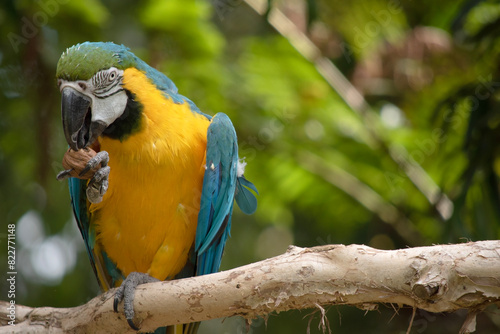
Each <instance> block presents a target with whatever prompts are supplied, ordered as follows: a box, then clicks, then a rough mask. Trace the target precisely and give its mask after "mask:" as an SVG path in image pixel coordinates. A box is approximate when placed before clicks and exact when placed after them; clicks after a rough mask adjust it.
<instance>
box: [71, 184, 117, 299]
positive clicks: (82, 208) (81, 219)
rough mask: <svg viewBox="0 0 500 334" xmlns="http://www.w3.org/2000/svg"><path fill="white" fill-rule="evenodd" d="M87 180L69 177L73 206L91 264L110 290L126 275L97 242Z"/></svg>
mask: <svg viewBox="0 0 500 334" xmlns="http://www.w3.org/2000/svg"><path fill="white" fill-rule="evenodd" d="M87 182H88V181H87V180H80V179H77V178H73V177H70V178H69V179H68V185H69V194H70V197H71V206H72V207H73V213H74V215H75V219H76V222H77V224H78V228H79V229H80V233H81V234H82V238H83V241H84V243H85V248H86V250H87V254H88V256H89V259H90V264H91V265H92V269H93V270H94V274H95V276H96V277H97V280H98V282H99V285H100V286H101V288H102V289H104V290H108V289H109V288H111V287H113V286H114V285H115V283H116V282H118V281H119V280H121V279H123V278H124V276H123V275H122V273H121V272H120V270H118V268H117V267H116V265H115V263H114V262H113V261H111V259H109V258H108V256H107V254H106V252H104V251H100V250H99V248H98V247H97V246H96V244H95V230H94V229H93V228H92V226H91V224H90V214H89V211H88V202H87V195H86V189H87Z"/></svg>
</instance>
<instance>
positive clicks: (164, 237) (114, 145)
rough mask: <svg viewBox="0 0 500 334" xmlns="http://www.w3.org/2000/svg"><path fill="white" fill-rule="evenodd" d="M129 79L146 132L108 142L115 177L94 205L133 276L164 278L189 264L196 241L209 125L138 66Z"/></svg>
mask: <svg viewBox="0 0 500 334" xmlns="http://www.w3.org/2000/svg"><path fill="white" fill-rule="evenodd" d="M127 71H131V73H129V76H128V77H127ZM127 78H128V81H127ZM124 79H125V80H124V86H125V88H127V89H129V90H130V91H133V92H139V93H137V94H136V99H137V100H138V101H139V102H140V103H141V104H142V105H143V112H142V116H141V117H142V119H141V128H140V131H138V132H137V133H135V134H133V135H131V136H130V137H128V138H126V139H125V140H123V141H119V140H116V139H110V138H107V137H102V138H100V140H99V141H100V145H101V150H105V151H107V152H108V153H109V157H110V160H109V166H110V167H111V172H110V176H109V188H108V191H107V192H106V194H105V195H104V197H103V201H102V202H101V203H99V204H92V205H91V207H90V210H91V215H92V218H91V223H92V224H94V226H95V231H96V242H97V243H99V246H100V247H101V248H102V249H103V250H104V251H106V253H107V255H108V257H109V258H110V259H111V260H113V261H114V262H115V263H116V265H117V267H118V268H119V269H120V270H121V272H122V273H123V274H124V275H125V276H127V275H128V274H129V273H130V272H132V271H139V272H146V273H149V274H150V275H151V276H153V277H156V278H158V279H161V280H164V279H166V278H168V277H173V276H174V275H176V274H177V273H178V272H179V271H180V270H181V269H182V268H183V267H184V265H185V263H186V261H187V256H188V253H189V250H190V248H191V247H192V245H193V242H194V237H195V234H196V226H197V218H198V211H199V205H200V196H201V190H202V189H201V188H202V183H203V175H204V171H205V168H204V165H205V151H206V133H207V128H208V125H209V121H208V120H207V119H206V118H204V117H203V116H201V115H197V114H194V113H192V112H191V110H190V108H189V105H188V104H187V103H184V104H175V103H173V102H172V101H170V100H168V99H166V98H164V97H163V96H162V95H161V93H160V92H158V91H157V90H156V89H154V87H151V86H152V85H151V84H150V83H149V82H148V81H147V79H146V78H145V76H144V74H143V73H141V72H139V71H137V70H135V69H128V70H126V71H125V75H124ZM134 85H140V89H139V90H136V88H138V87H134ZM148 85H149V86H148Z"/></svg>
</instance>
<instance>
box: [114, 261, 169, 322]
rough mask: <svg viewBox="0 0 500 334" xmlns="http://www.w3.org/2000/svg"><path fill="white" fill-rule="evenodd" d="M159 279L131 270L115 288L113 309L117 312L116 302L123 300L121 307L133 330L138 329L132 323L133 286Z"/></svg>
mask: <svg viewBox="0 0 500 334" xmlns="http://www.w3.org/2000/svg"><path fill="white" fill-rule="evenodd" d="M159 281H160V280H159V279H157V278H154V277H151V276H149V275H148V274H145V273H139V272H135V271H134V272H131V273H130V274H129V275H128V276H127V278H125V280H124V281H123V282H122V285H120V287H119V288H118V290H116V293H115V301H114V303H113V310H114V311H115V312H118V304H119V303H120V302H121V301H122V300H124V302H123V309H124V310H125V318H126V319H127V322H128V324H129V326H130V327H131V328H132V329H133V330H136V331H137V330H139V328H137V326H136V325H135V324H134V315H135V312H134V293H135V288H136V287H137V286H138V285H141V284H146V283H153V282H159Z"/></svg>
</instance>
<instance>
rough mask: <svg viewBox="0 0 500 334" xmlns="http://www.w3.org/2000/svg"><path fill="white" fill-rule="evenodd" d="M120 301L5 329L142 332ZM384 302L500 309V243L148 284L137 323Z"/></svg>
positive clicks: (283, 261)
mask: <svg viewBox="0 0 500 334" xmlns="http://www.w3.org/2000/svg"><path fill="white" fill-rule="evenodd" d="M113 295H114V290H111V291H109V292H107V293H105V294H103V295H101V296H98V297H96V298H94V299H92V300H91V301H89V302H88V303H87V304H85V305H82V306H78V307H74V308H64V309H61V308H59V309H57V308H51V307H42V308H30V307H26V306H20V305H17V306H16V307H17V309H16V311H17V314H16V325H15V326H9V325H7V323H8V321H9V320H10V319H8V311H6V309H7V306H8V305H9V304H8V303H6V302H0V303H1V304H0V323H1V324H2V325H3V327H0V333H25V332H30V333H48V332H49V331H50V333H63V332H65V333H66V332H69V333H90V332H93V333H133V332H134V331H133V330H131V329H130V328H129V327H128V324H127V322H126V320H125V318H124V316H123V313H118V314H117V313H114V312H113ZM378 303H393V304H397V305H409V306H412V307H416V308H420V309H423V310H426V311H429V312H451V311H455V310H458V309H469V311H470V314H471V315H475V314H477V312H479V311H480V310H482V309H483V308H484V307H486V306H487V305H490V304H497V305H499V306H500V241H481V242H469V243H464V244H457V245H439V246H431V247H417V248H408V249H401V250H392V251H385V250H378V249H374V248H370V247H367V246H363V245H349V246H344V245H328V246H320V247H314V248H299V247H290V248H289V250H288V251H287V252H286V253H285V254H283V255H280V256H277V257H274V258H270V259H267V260H264V261H260V262H256V263H253V264H249V265H246V266H243V267H239V268H235V269H232V270H228V271H224V272H219V273H216V274H211V275H206V276H200V277H193V278H188V279H182V280H174V281H168V282H158V283H151V284H147V285H142V286H139V287H138V288H137V290H136V294H135V301H134V306H135V310H136V319H135V323H136V324H140V327H141V331H152V330H154V329H155V328H157V327H160V326H165V325H173V324H180V323H188V322H194V321H203V320H209V319H214V318H222V317H229V316H234V315H240V316H243V317H245V318H247V319H252V318H255V317H257V316H259V315H260V316H262V315H266V314H268V313H270V312H282V311H286V310H290V309H304V308H315V307H318V305H323V306H326V305H340V304H342V305H354V306H357V307H360V308H363V309H367V310H371V309H374V308H376V305H377V304H378ZM121 310H122V312H123V309H121ZM473 320H474V319H469V323H473ZM471 330H473V328H470V326H469V328H468V329H467V331H471Z"/></svg>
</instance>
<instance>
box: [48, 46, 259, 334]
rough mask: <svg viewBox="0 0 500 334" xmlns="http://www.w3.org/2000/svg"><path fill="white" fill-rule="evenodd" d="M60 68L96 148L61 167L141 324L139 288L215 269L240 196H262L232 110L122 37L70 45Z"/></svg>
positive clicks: (246, 204) (113, 279) (69, 120)
mask: <svg viewBox="0 0 500 334" xmlns="http://www.w3.org/2000/svg"><path fill="white" fill-rule="evenodd" d="M57 79H58V85H59V88H60V90H61V94H62V103H61V106H62V122H63V128H64V133H65V136H66V140H67V142H68V144H69V146H70V149H71V150H70V151H73V153H74V152H77V153H78V152H83V150H85V151H87V152H88V150H90V149H92V150H94V151H96V152H97V154H95V155H94V154H92V155H88V153H87V156H88V158H87V159H89V160H88V162H86V167H85V168H84V169H83V170H81V172H80V173H77V174H75V171H73V170H72V169H71V168H70V169H68V170H66V171H63V172H61V173H60V174H59V176H58V178H59V179H64V178H69V188H70V195H71V204H72V206H73V210H74V213H75V216H76V220H77V222H78V227H79V228H80V231H81V234H82V237H83V239H84V241H85V244H86V247H87V251H88V254H89V258H90V261H91V263H92V267H93V269H94V272H95V274H96V277H97V279H98V281H99V284H100V286H101V287H102V288H103V289H104V290H107V289H109V288H111V287H117V286H119V287H120V288H119V290H118V292H117V293H116V296H115V310H116V308H117V305H118V303H119V302H121V300H124V309H125V316H126V318H127V321H128V322H129V324H130V326H131V327H132V328H134V329H137V326H136V325H135V324H134V321H133V318H134V310H133V291H134V289H135V287H136V286H137V285H139V284H143V283H146V282H151V281H155V280H166V279H175V278H180V277H187V276H194V275H204V274H209V273H213V272H216V271H218V270H219V266H220V262H221V257H222V251H223V249H224V245H225V243H226V240H227V238H228V235H229V230H230V227H231V214H232V210H233V202H234V200H236V202H237V203H238V205H239V207H240V208H241V209H242V211H243V212H245V213H247V214H251V213H253V212H254V211H255V209H256V207H257V200H256V198H255V196H254V195H253V194H252V192H251V191H249V189H252V190H254V191H257V190H256V188H255V186H254V185H253V184H252V183H251V182H249V181H247V180H246V179H245V178H244V176H243V168H242V167H244V166H242V164H240V162H239V160H238V144H237V140H236V133H235V131H234V128H233V125H232V123H231V121H230V119H229V118H228V117H227V116H226V115H225V114H222V113H219V114H216V115H215V116H213V117H211V116H209V115H206V114H204V113H202V112H201V111H200V110H199V109H198V108H197V107H196V105H195V104H194V103H193V102H192V101H190V100H189V99H187V98H186V97H184V96H182V95H179V94H178V93H177V88H176V86H175V85H174V83H173V82H172V81H171V80H170V79H169V78H167V77H166V76H165V75H163V74H162V73H160V72H158V71H157V70H155V69H154V68H152V67H150V66H148V65H147V64H146V63H145V62H143V61H142V60H140V59H139V58H137V57H136V56H135V55H134V54H132V53H131V52H130V51H129V50H128V49H127V48H126V47H124V46H123V45H116V44H113V43H89V42H86V43H82V44H78V45H75V46H73V47H71V48H69V49H68V50H67V51H66V52H65V53H63V54H62V56H61V58H60V60H59V62H58V64H57ZM68 152H69V151H68ZM68 152H67V154H69V153H68ZM239 164H240V165H239ZM65 168H66V167H65ZM89 170H94V171H95V172H94V173H93V175H91V176H89V177H87V179H83V178H76V177H74V176H78V175H80V176H81V175H84V174H86V173H87V172H89ZM125 287H127V288H125ZM129 291H132V293H129ZM197 328H198V324H189V325H182V326H175V327H170V328H167V329H166V328H161V329H158V330H157V332H165V330H166V332H167V333H195V332H196V330H197Z"/></svg>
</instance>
